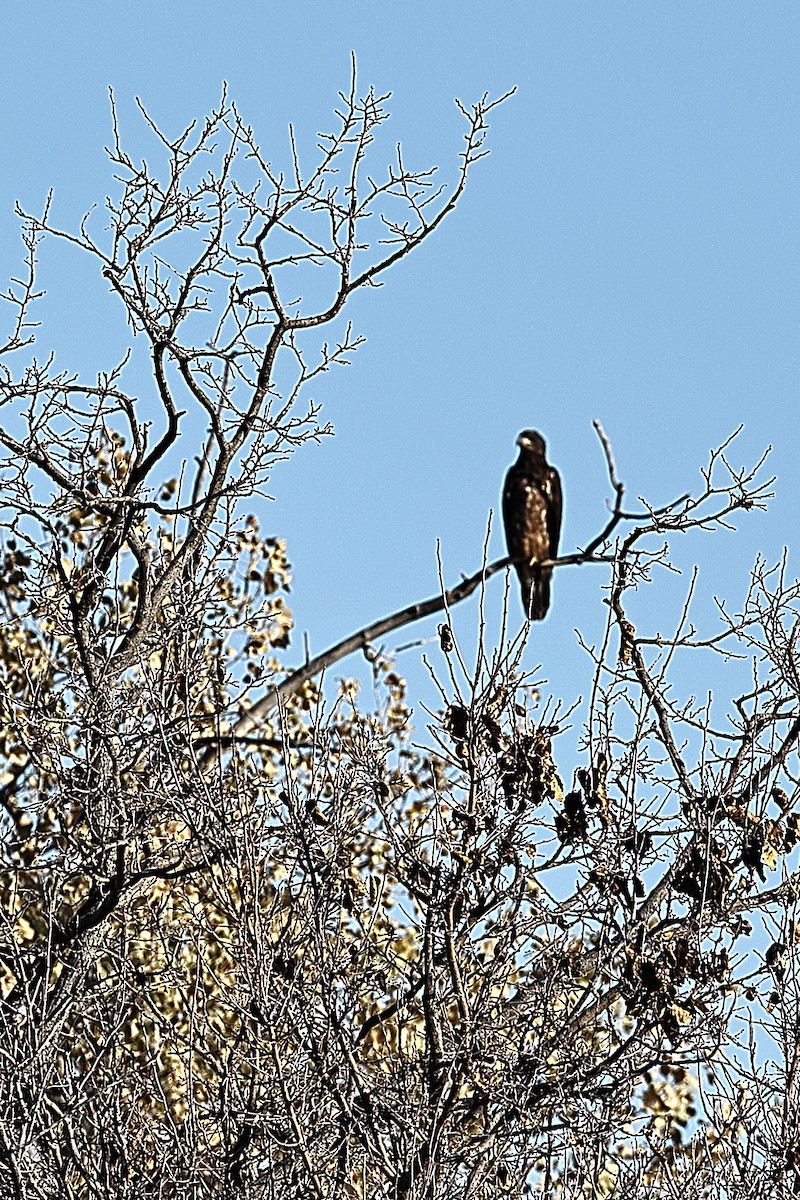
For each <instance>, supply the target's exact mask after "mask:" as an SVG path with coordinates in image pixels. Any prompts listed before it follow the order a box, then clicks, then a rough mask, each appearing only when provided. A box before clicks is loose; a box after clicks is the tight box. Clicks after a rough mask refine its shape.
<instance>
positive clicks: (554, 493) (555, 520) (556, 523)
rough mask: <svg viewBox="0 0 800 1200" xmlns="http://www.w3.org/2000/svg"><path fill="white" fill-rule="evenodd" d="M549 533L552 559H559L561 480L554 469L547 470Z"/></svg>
mask: <svg viewBox="0 0 800 1200" xmlns="http://www.w3.org/2000/svg"><path fill="white" fill-rule="evenodd" d="M546 496H547V533H548V537H549V538H550V557H551V558H557V557H558V539H559V538H560V536H561V509H562V500H561V479H560V478H559V474H558V471H556V469H555V468H554V467H548V468H547V484H546Z"/></svg>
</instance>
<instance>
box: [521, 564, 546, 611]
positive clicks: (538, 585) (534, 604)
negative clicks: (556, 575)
mask: <svg viewBox="0 0 800 1200" xmlns="http://www.w3.org/2000/svg"><path fill="white" fill-rule="evenodd" d="M550 574H551V572H550V571H537V570H536V568H535V567H534V569H533V571H532V572H531V575H530V577H529V578H528V579H522V580H521V581H520V582H521V583H522V607H523V608H524V609H525V616H526V617H527V618H528V620H529V621H541V620H542V619H543V618H544V617H545V616H546V615H547V610H548V608H549V607H550Z"/></svg>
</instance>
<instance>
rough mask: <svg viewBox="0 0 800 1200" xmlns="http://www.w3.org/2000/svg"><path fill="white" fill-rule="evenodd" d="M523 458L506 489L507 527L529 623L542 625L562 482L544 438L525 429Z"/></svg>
mask: <svg viewBox="0 0 800 1200" xmlns="http://www.w3.org/2000/svg"><path fill="white" fill-rule="evenodd" d="M517 445H518V446H519V458H518V459H517V461H516V462H515V463H514V465H513V466H512V467H510V468H509V471H508V474H507V475H506V480H505V485H504V487H503V523H504V524H505V529H506V543H507V545H508V553H509V557H510V558H512V559H513V560H514V566H515V567H516V570H517V574H518V575H519V582H520V588H521V591H522V607H523V609H524V610H525V616H526V617H527V618H528V620H529V621H541V620H542V619H543V617H545V616H546V614H547V609H548V607H549V605H550V576H551V575H552V573H553V572H552V568H551V567H545V568H540V567H539V566H538V564H539V563H540V562H546V561H547V560H548V559H553V558H555V557H556V556H557V555H558V538H559V534H560V533H561V479H560V478H559V474H558V471H557V470H556V469H555V467H551V466H550V465H549V463H548V462H547V458H546V457H545V456H546V453H547V446H546V445H545V440H544V438H543V437H542V435H541V434H540V433H536V431H535V430H533V429H523V431H522V433H521V434H520V435H519V437H518V438H517Z"/></svg>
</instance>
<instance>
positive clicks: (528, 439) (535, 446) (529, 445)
mask: <svg viewBox="0 0 800 1200" xmlns="http://www.w3.org/2000/svg"><path fill="white" fill-rule="evenodd" d="M517 445H518V446H519V448H520V450H522V451H523V452H524V453H526V454H536V455H541V457H542V458H544V456H545V451H546V450H547V447H546V445H545V441H544V438H543V437H542V435H541V434H540V433H537V432H536V430H535V429H523V431H522V433H521V434H520V435H519V437H518V438H517Z"/></svg>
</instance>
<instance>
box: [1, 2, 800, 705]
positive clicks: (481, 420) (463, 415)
mask: <svg viewBox="0 0 800 1200" xmlns="http://www.w3.org/2000/svg"><path fill="white" fill-rule="evenodd" d="M799 35H800V8H798V6H797V5H796V3H794V2H793V3H779V2H778V3H770V4H768V5H757V4H753V3H739V2H737V0H724V2H719V0H717V2H714V0H704V3H702V4H698V3H697V2H696V0H692V2H691V3H682V2H680V0H671V2H670V3H669V4H664V3H660V2H659V3H656V2H649V3H644V2H642V3H632V2H628V3H600V2H597V0H595V2H592V3H589V2H586V0H584V2H577V0H576V2H570V0H551V2H549V3H541V2H536V0H527V2H526V3H523V2H510V0H497V2H496V3H494V4H492V5H489V4H483V3H476V2H474V0H462V2H461V3H459V4H454V3H443V2H441V0H428V2H426V3H419V2H417V0H412V2H409V3H404V4H402V5H400V4H395V5H391V4H378V3H376V2H374V0H372V2H368V0H336V2H333V0H330V2H328V0H311V2H309V3H302V2H299V0H298V2H297V3H295V4H294V5H277V4H272V3H266V2H256V0H246V2H233V3H228V4H226V5H224V6H223V5H220V4H211V3H209V2H208V0H195V2H194V3H192V4H188V3H183V2H169V3H164V2H163V0H162V2H161V3H154V2H153V0H142V2H140V3H137V4H135V5H134V4H127V3H121V2H119V0H117V2H115V3H111V2H106V3H99V2H98V0H90V2H88V3H79V4H74V5H64V4H61V3H56V2H54V0H46V2H40V0H28V2H27V3H25V4H19V3H7V4H5V5H4V9H3V41H4V47H5V53H4V70H3V72H2V76H1V77H0V100H1V101H2V112H3V122H2V126H1V127H0V152H1V155H0V161H2V164H3V166H2V177H0V238H2V250H3V259H4V262H5V263H6V264H7V265H6V267H5V270H4V274H6V275H7V274H10V273H13V272H14V270H15V268H16V266H17V260H16V259H15V254H16V244H15V243H14V240H13V237H14V233H13V231H14V222H13V217H12V209H13V202H14V200H15V199H19V200H21V201H22V202H23V204H25V205H26V206H30V207H35V206H37V205H40V204H41V202H42V200H43V197H44V195H45V194H46V192H47V190H48V189H49V188H51V187H52V188H53V190H54V193H55V202H54V214H55V217H56V219H57V220H59V221H60V222H61V223H62V224H69V223H70V222H75V221H76V219H77V218H79V217H80V215H81V214H82V213H83V212H84V211H85V210H86V209H88V208H89V207H90V205H91V204H93V203H95V202H101V203H102V200H103V198H104V196H105V195H106V193H107V191H108V190H109V187H110V174H109V167H108V163H107V161H106V159H105V157H104V155H103V146H104V145H105V144H107V142H108V139H109V132H110V121H109V108H108V100H107V89H108V87H109V86H113V88H114V89H115V92H116V94H117V97H118V101H119V104H120V111H121V113H122V116H123V122H124V123H127V125H128V127H129V128H130V129H131V130H132V131H135V133H136V136H137V137H138V136H139V130H138V129H137V128H136V126H135V121H134V109H133V97H134V96H137V95H138V96H140V97H141V98H142V99H143V101H144V102H145V103H146V104H147V106H148V107H149V108H150V110H151V111H152V113H153V115H154V116H155V117H156V118H157V119H158V120H159V121H160V122H161V123H162V124H163V125H164V126H165V127H166V128H167V129H168V130H177V129H178V128H179V127H182V126H183V125H185V124H186V123H187V122H188V121H189V120H190V119H192V118H193V117H195V116H200V115H202V114H203V113H204V112H206V111H207V110H208V109H209V108H210V106H211V105H212V104H213V103H214V101H215V100H216V99H217V98H218V96H219V93H220V88H221V84H222V81H223V80H227V82H228V86H229V89H230V93H231V95H232V96H233V97H234V98H235V99H236V101H237V104H238V105H239V107H240V109H241V110H242V112H243V113H244V114H245V116H246V117H247V119H248V120H249V121H251V122H252V123H253V125H254V126H255V127H256V129H257V130H258V132H259V134H260V137H261V139H262V142H263V143H264V145H265V146H266V147H268V148H269V150H270V153H272V152H273V147H274V148H275V149H274V154H275V157H276V158H279V157H280V156H281V155H282V154H283V153H284V152H285V147H286V128H287V125H288V123H289V122H290V121H292V122H293V123H294V124H295V127H296V128H297V130H298V135H299V137H300V138H301V140H302V139H305V140H306V142H307V144H308V145H311V144H312V143H313V137H314V135H315V134H316V132H317V131H319V130H320V129H322V128H324V127H325V126H326V124H327V123H328V120H329V114H330V112H331V110H332V107H333V105H334V103H335V99H336V94H337V92H338V90H339V89H340V88H341V87H343V86H345V84H346V82H347V79H348V72H349V57H350V53H351V51H355V52H356V54H357V57H358V65H359V75H360V79H361V80H362V81H363V82H365V83H366V82H374V84H375V86H376V87H377V88H378V89H379V90H382V91H387V90H391V91H392V92H393V99H392V102H391V107H392V113H393V117H392V124H391V139H390V140H399V141H402V143H403V147H404V150H405V153H406V156H407V159H409V160H412V161H413V162H415V163H416V164H418V165H420V166H427V165H431V164H433V163H438V164H440V165H441V166H442V167H443V169H445V171H449V170H451V169H452V167H453V164H454V163H455V161H456V156H457V154H458V151H459V149H460V139H461V135H462V126H461V119H460V118H459V115H458V112H457V110H456V108H455V106H454V104H453V100H454V98H455V97H459V98H461V99H462V100H464V101H467V102H469V101H470V100H472V99H474V98H476V97H477V96H479V95H481V94H482V93H483V92H484V91H488V92H490V93H493V94H497V93H499V92H502V91H505V90H506V89H508V88H510V87H513V86H516V88H517V93H516V95H515V96H514V97H513V99H512V100H510V101H509V102H508V103H507V104H506V105H504V106H503V108H502V109H500V110H499V111H498V112H497V113H496V117H495V120H494V125H493V130H492V134H491V148H492V153H491V156H490V157H489V158H488V159H487V160H486V161H484V162H482V163H480V164H479V165H478V169H477V170H476V171H475V173H474V177H473V180H472V183H471V186H470V188H469V189H468V191H467V194H466V195H465V197H464V200H463V203H462V205H461V206H460V208H459V209H458V211H457V212H456V213H455V214H454V215H453V216H452V217H450V218H449V219H448V222H447V223H446V225H445V226H444V227H443V228H442V230H441V231H440V233H439V234H438V235H437V237H436V239H435V241H432V242H430V243H429V244H427V245H426V246H425V247H424V248H423V249H421V250H420V251H419V252H418V253H417V254H415V255H412V256H411V257H410V258H409V259H408V260H406V261H405V262H404V263H402V264H400V265H399V266H398V267H397V268H396V269H393V270H392V271H391V273H390V274H389V276H388V277H387V279H386V284H385V286H384V288H383V289H382V290H381V291H380V292H378V293H370V294H367V295H366V296H363V297H361V298H359V299H357V300H356V302H355V303H354V304H353V306H352V312H351V314H350V315H351V316H352V317H353V319H354V320H355V322H356V324H357V327H358V329H359V331H360V332H362V333H364V334H365V335H366V337H367V344H366V346H365V348H364V349H363V350H362V351H361V352H359V354H358V356H357V357H356V359H355V361H354V363H353V366H352V367H351V368H349V370H347V371H345V372H336V373H333V374H329V375H327V376H325V377H323V381H322V382H321V383H320V385H319V387H318V388H317V392H316V394H317V396H318V398H319V399H320V400H321V401H322V402H323V403H324V413H325V416H326V417H327V418H328V419H329V420H330V421H331V422H332V423H333V425H334V426H335V429H336V437H335V438H334V439H329V440H327V441H326V442H325V443H324V444H323V445H321V446H320V447H318V448H312V449H309V450H307V451H304V452H303V453H302V454H301V455H299V456H298V457H297V458H296V460H295V461H294V462H293V463H292V464H291V465H289V466H287V467H285V468H282V469H280V470H279V471H278V472H277V473H276V476H275V479H274V488H273V491H274V495H275V497H276V498H275V502H274V503H273V504H272V505H271V506H269V508H268V509H266V511H265V513H264V523H265V526H266V527H267V529H268V530H269V531H270V532H273V533H275V534H278V535H281V536H285V537H287V539H288V542H289V555H290V558H291V559H292V562H293V563H294V566H295V594H294V599H293V603H294V608H295V611H296V615H297V619H298V623H299V626H300V628H301V629H303V630H308V632H309V635H310V640H311V646H312V650H314V651H319V650H322V649H324V648H325V647H326V646H327V645H328V644H330V643H331V642H333V641H336V640H338V639H339V638H340V637H342V636H344V635H345V634H347V633H349V632H351V631H352V630H354V629H355V628H357V627H359V626H360V625H362V624H365V623H367V622H369V621H371V620H373V619H376V618H378V617H380V616H382V615H384V614H386V613H387V612H389V611H392V610H393V609H395V608H398V607H400V606H402V605H405V604H408V603H410V602H412V601H414V600H416V599H421V598H423V597H426V596H428V595H430V594H432V593H433V592H435V591H436V589H437V565H436V555H435V546H436V542H437V539H438V540H439V541H440V543H441V547H442V557H443V562H444V566H445V573H446V578H447V580H448V582H450V581H452V582H455V581H457V579H458V578H459V576H460V575H461V573H462V572H463V573H471V572H472V571H474V570H475V569H476V568H477V567H478V566H479V565H480V559H481V553H482V543H483V539H484V534H485V528H486V520H487V515H488V512H489V510H490V509H491V508H494V509H495V511H496V510H497V506H498V500H499V491H500V487H501V483H502V477H503V474H504V472H505V470H506V468H507V466H508V465H509V463H510V462H511V460H512V459H513V457H514V439H515V437H516V434H517V432H518V431H519V429H521V428H523V427H531V426H532V427H535V428H537V429H540V430H541V431H542V432H543V433H544V434H545V436H546V438H547V440H548V444H549V447H550V457H551V460H552V461H553V462H554V463H555V464H556V465H557V466H558V467H559V468H560V470H561V473H562V477H563V482H564V491H565V496H566V512H565V525H564V533H563V546H564V549H565V550H570V549H572V548H574V547H575V546H577V545H579V544H581V543H585V542H586V541H588V540H589V539H590V537H591V536H592V535H593V534H594V533H595V532H596V531H597V529H598V528H599V527H600V526H601V524H602V523H603V520H604V516H605V503H606V497H607V495H608V491H607V486H606V481H605V470H604V465H603V461H602V457H601V455H600V453H599V449H598V446H597V443H596V439H595V436H594V433H593V431H592V427H591V422H592V419H593V418H598V419H599V420H601V421H602V423H603V425H604V426H605V428H606V430H607V432H608V433H609V435H610V436H611V438H612V440H613V443H614V446H615V450H616V454H617V461H618V467H619V472H620V475H621V476H622V478H623V479H624V480H626V482H627V484H628V491H629V495H630V496H631V498H633V497H635V496H636V495H639V494H646V495H647V496H648V498H649V499H651V500H652V501H653V502H654V503H661V502H664V501H665V500H667V499H669V498H671V497H672V496H674V495H677V494H679V493H682V492H684V491H686V490H688V489H689V488H691V487H694V486H696V485H697V484H698V483H699V475H698V468H699V466H700V465H701V464H702V463H703V462H704V461H705V459H706V457H707V453H708V450H709V449H710V448H711V447H712V446H713V445H715V444H717V443H718V442H720V441H722V440H723V439H724V438H725V437H726V436H727V435H728V434H729V433H730V432H731V431H732V430H733V429H734V428H735V427H736V426H737V425H738V424H739V423H742V422H743V423H744V424H745V427H746V428H745V432H744V434H743V436H742V438H741V447H740V449H737V450H736V451H735V452H734V454H733V457H734V461H735V462H736V463H737V464H738V463H740V462H744V461H747V460H749V459H753V458H755V457H757V456H758V454H759V453H760V452H761V450H762V449H763V448H764V447H765V446H767V445H769V444H773V445H774V446H775V450H774V454H773V460H772V463H773V469H774V471H775V472H776V473H777V474H778V477H779V479H778V485H777V495H776V499H775V501H774V502H773V505H772V508H771V510H770V513H769V515H767V516H760V515H756V516H754V517H752V518H749V519H748V520H747V521H746V522H744V523H743V525H742V528H741V532H740V533H739V534H737V535H736V536H733V535H731V536H728V537H720V538H717V539H710V538H708V537H704V538H703V537H698V538H697V539H694V540H693V541H692V542H691V544H687V545H685V546H684V545H681V546H680V547H679V550H678V554H679V559H680V561H681V562H682V563H684V564H685V563H688V562H690V561H693V560H694V559H697V560H699V561H700V564H701V569H702V574H701V579H700V590H701V592H702V593H704V594H705V595H707V596H710V595H711V593H713V592H715V591H716V592H718V593H720V594H722V595H724V596H726V597H728V598H730V599H731V600H733V601H734V602H735V600H736V599H737V598H739V597H741V595H742V594H743V591H744V587H745V584H746V579H747V572H748V569H749V566H750V563H751V561H752V559H753V557H754V555H755V554H756V552H758V551H762V552H764V553H765V554H766V556H767V557H768V558H771V559H775V558H777V557H778V556H779V554H780V552H781V549H782V547H783V546H784V545H785V544H788V545H789V547H790V550H791V549H792V547H793V542H794V538H795V530H796V518H795V513H796V512H797V509H798V502H800V477H799V476H798V472H797V469H796V466H795V461H794V452H795V443H796V430H797V415H796V414H797V399H798V377H799V374H800V356H799V355H798V317H799V316H800V311H799V310H800V291H799V289H798V278H800V223H799V221H798V212H799V211H800V154H799V153H798V135H799V134H800V120H799V119H798V118H799V117H800V112H798V108H799V107H800V105H799V103H798V95H799V94H800V90H799V89H798V63H799V62H800V55H799V53H798V52H799V51H800V36H799ZM43 278H44V282H45V284H46V286H47V288H48V298H47V301H46V304H45V305H44V306H43V310H42V311H43V315H44V316H45V318H46V320H47V322H48V324H47V326H46V328H45V329H44V330H43V333H42V341H41V347H42V348H49V346H50V345H52V346H53V347H54V348H55V349H56V352H57V355H58V361H59V362H60V363H61V365H62V366H63V367H64V368H65V369H67V368H71V369H76V370H80V371H85V372H86V373H90V372H91V371H93V370H95V369H97V368H98V367H101V366H103V365H108V360H107V359H106V355H111V357H113V355H112V354H111V351H112V349H116V346H117V345H118V344H119V340H120V338H124V327H123V326H122V323H121V321H120V318H119V314H118V313H116V312H115V310H114V306H113V302H112V300H111V298H110V297H109V296H108V295H107V290H106V288H105V287H104V286H103V284H102V281H101V280H100V279H99V274H98V272H97V270H96V268H95V267H94V266H92V265H91V264H89V263H85V262H81V261H80V260H79V259H78V258H77V257H76V256H75V255H68V254H64V253H62V252H61V251H59V252H58V253H56V252H55V251H54V252H53V253H52V255H50V256H49V257H48V256H46V257H45V260H44V270H43ZM502 552H503V544H502V535H501V530H500V524H499V522H498V521H497V520H496V521H495V528H494V532H493V534H492V542H491V555H492V556H493V557H496V556H499V555H500V554H501V553H502ZM790 566H792V567H793V568H794V569H795V571H796V557H790ZM603 581H604V575H603V573H602V571H601V570H600V569H593V570H585V569H584V570H581V571H576V570H565V571H563V572H561V573H560V575H559V577H558V578H557V579H556V581H555V588H554V600H553V609H552V612H551V615H550V617H548V620H547V621H546V623H545V624H544V625H542V626H541V627H537V628H536V629H535V631H534V636H533V639H532V644H531V647H530V651H529V653H530V656H531V663H532V664H533V663H534V662H541V663H542V664H543V666H544V669H545V673H546V674H547V675H548V676H549V677H550V679H551V680H553V682H554V684H555V686H556V689H557V690H563V691H566V692H567V693H568V694H570V695H572V694H574V693H575V692H577V691H584V692H585V690H586V685H587V681H588V677H587V675H586V669H585V668H586V663H585V660H584V658H583V656H582V653H581V652H579V651H578V650H577V649H576V648H575V638H574V634H573V633H572V630H573V628H574V627H575V626H581V628H583V629H585V630H586V631H587V635H588V636H590V637H591V636H594V635H595V634H596V632H597V630H598V629H599V628H600V625H601V623H602V620H603V615H604V609H603V606H602V604H601V603H600V596H601V591H600V589H601V585H602V583H603ZM682 588H683V583H681V581H680V580H679V581H677V582H676V581H675V580H673V579H669V580H665V582H664V584H663V587H662V584H661V583H659V584H658V586H657V589H656V591H655V592H654V599H653V601H652V604H651V608H650V609H649V610H648V611H652V613H653V621H654V624H655V625H656V627H659V628H663V629H666V628H668V627H669V626H670V624H671V623H672V620H673V615H672V614H673V613H674V612H675V604H676V603H677V601H678V599H679V597H680V594H681V590H682ZM501 593H502V585H501V583H500V581H499V580H495V581H494V584H493V586H492V590H491V597H492V601H491V602H492V603H493V604H494V603H496V604H497V605H498V606H499V603H500V597H501ZM701 610H702V604H701ZM701 610H699V611H701ZM514 619H515V620H516V619H517V612H516V610H515V617H514ZM459 621H460V622H462V623H463V629H464V636H465V637H466V638H467V639H469V637H470V631H471V630H472V629H474V627H475V624H476V609H475V606H474V605H473V606H472V607H469V606H464V608H463V612H462V613H461V614H460V615H459ZM419 632H420V635H424V633H426V632H428V633H429V632H431V630H430V629H427V630H424V629H423V630H420V631H419ZM412 636H414V633H413V632H412V631H404V632H403V633H402V634H401V635H400V637H399V638H398V639H397V640H398V641H401V642H402V641H408V640H409V638H410V637H412ZM415 662H416V659H415V658H414V656H413V655H410V654H409V655H405V656H404V658H403V660H402V663H401V665H402V667H403V668H404V669H405V670H408V671H409V672H410V674H411V675H412V676H413V675H415V674H416V672H417V668H416V665H415ZM342 670H343V671H345V670H347V668H346V667H343V668H342ZM339 673H341V672H339ZM689 686H692V683H691V680H688V681H687V687H689ZM703 686H705V685H704V684H701V683H700V682H698V683H697V687H698V688H699V689H700V690H702V687H703Z"/></svg>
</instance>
